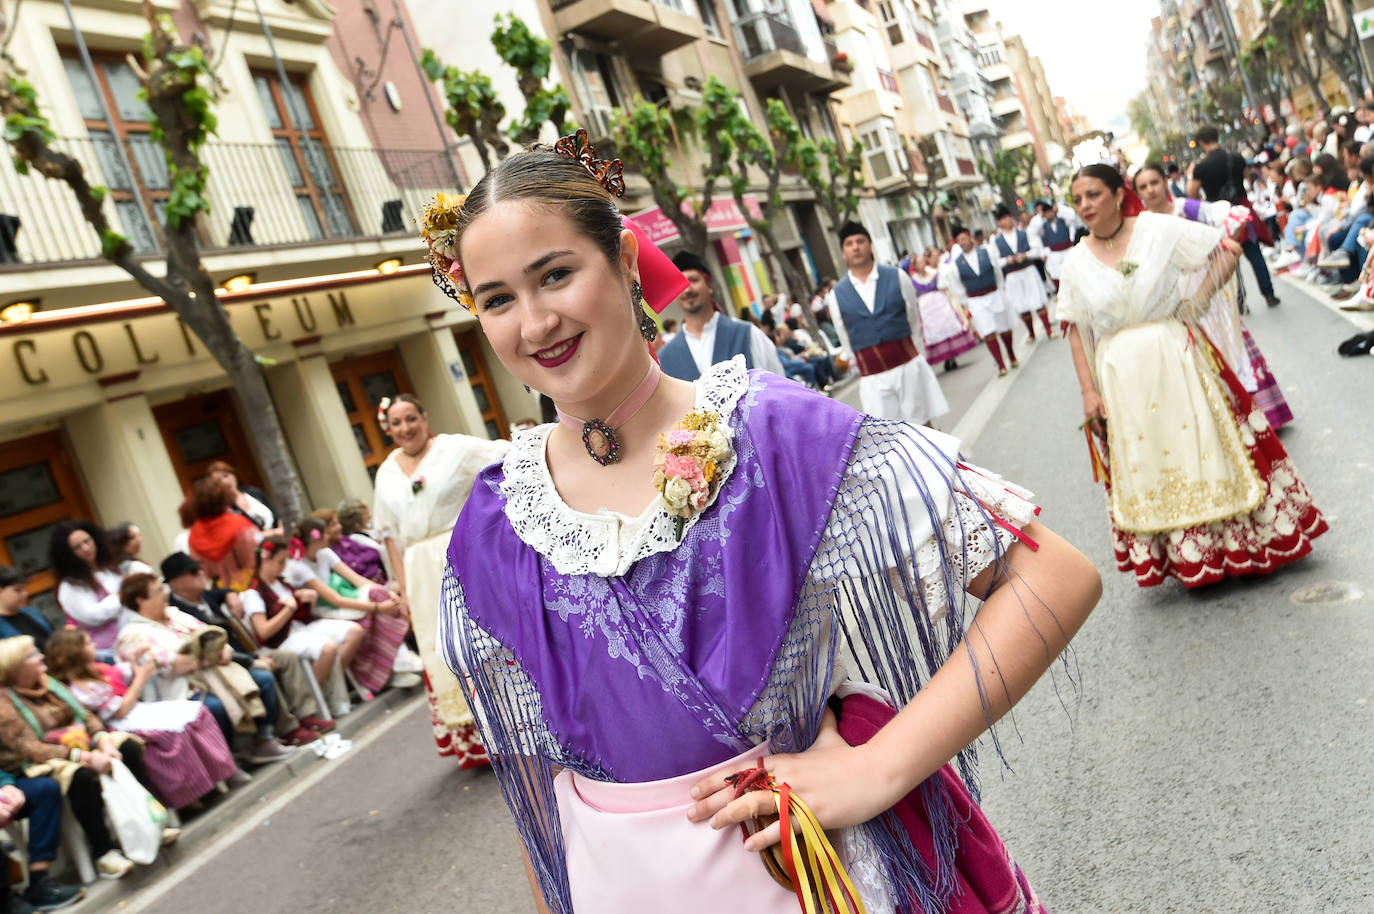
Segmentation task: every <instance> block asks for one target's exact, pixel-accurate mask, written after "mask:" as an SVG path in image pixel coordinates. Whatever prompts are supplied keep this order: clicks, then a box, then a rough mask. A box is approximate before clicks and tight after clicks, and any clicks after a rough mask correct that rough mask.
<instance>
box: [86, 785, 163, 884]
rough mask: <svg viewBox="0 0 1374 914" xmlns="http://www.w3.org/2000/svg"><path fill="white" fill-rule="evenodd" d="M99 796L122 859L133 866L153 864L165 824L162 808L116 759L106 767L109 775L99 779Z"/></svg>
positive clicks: (160, 844) (160, 843)
mask: <svg viewBox="0 0 1374 914" xmlns="http://www.w3.org/2000/svg"><path fill="white" fill-rule="evenodd" d="M100 795H101V797H102V798H103V799H104V801H105V814H106V815H107V816H109V818H110V825H112V826H113V827H114V833H115V836H116V837H117V838H119V846H120V847H121V848H123V849H124V856H126V857H128V858H129V859H130V860H132V861H133V862H134V863H142V864H149V863H152V862H153V861H154V860H156V859H157V852H158V848H160V847H161V846H162V829H163V827H164V826H165V825H166V824H167V809H166V807H164V806H163V805H162V804H161V803H159V802H158V801H157V798H156V797H154V796H153V795H152V794H151V793H149V792H148V791H147V790H146V789H144V787H143V785H142V784H140V783H139V782H138V779H137V778H135V777H134V775H133V772H132V771H130V770H129V769H128V766H126V765H125V764H124V763H123V762H121V761H119V760H117V759H116V760H114V761H112V762H111V763H110V773H109V774H102V775H101V776H100Z"/></svg>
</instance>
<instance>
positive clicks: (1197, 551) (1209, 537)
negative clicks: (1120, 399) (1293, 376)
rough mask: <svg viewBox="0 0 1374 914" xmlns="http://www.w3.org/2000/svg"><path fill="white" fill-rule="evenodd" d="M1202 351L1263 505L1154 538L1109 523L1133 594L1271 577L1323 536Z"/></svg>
mask: <svg viewBox="0 0 1374 914" xmlns="http://www.w3.org/2000/svg"><path fill="white" fill-rule="evenodd" d="M1194 332H1195V333H1197V335H1198V337H1199V338H1201V339H1203V340H1205V337H1203V336H1202V334H1201V333H1200V332H1198V331H1196V330H1195V331H1194ZM1206 345H1207V346H1208V347H1209V348H1211V350H1212V355H1213V358H1214V361H1215V363H1216V364H1217V365H1218V366H1220V371H1219V372H1218V376H1219V378H1220V380H1221V382H1222V388H1223V390H1224V391H1225V392H1226V394H1227V398H1226V399H1227V403H1228V404H1229V405H1230V407H1231V415H1232V416H1233V417H1234V418H1235V421H1236V425H1237V426H1238V427H1243V426H1245V425H1247V424H1248V426H1249V428H1250V430H1251V432H1252V433H1253V434H1254V439H1255V443H1254V444H1253V445H1251V446H1250V459H1251V460H1252V461H1253V462H1254V465H1255V469H1256V470H1257V471H1258V472H1259V475H1260V479H1262V480H1263V481H1264V485H1265V495H1264V500H1263V501H1262V502H1261V503H1260V506H1259V507H1258V508H1256V509H1255V510H1253V511H1251V512H1250V513H1248V514H1242V515H1238V516H1236V517H1230V518H1227V519H1226V520H1223V521H1218V522H1216V523H1211V524H1203V525H1200V526H1196V527H1184V528H1181V529H1177V530H1166V531H1164V532H1162V533H1150V534H1141V533H1131V532H1129V531H1126V530H1121V529H1118V528H1117V526H1116V524H1115V523H1113V524H1112V542H1113V545H1114V547H1115V550H1116V565H1117V568H1118V569H1119V570H1121V571H1125V572H1131V573H1133V574H1134V575H1135V580H1136V583H1137V584H1139V585H1140V586H1141V587H1153V586H1155V585H1157V584H1161V583H1163V582H1164V580H1165V579H1166V578H1176V579H1178V580H1179V581H1181V582H1183V584H1184V586H1186V587H1202V586H1204V585H1207V584H1215V583H1216V582H1217V581H1220V580H1223V579H1224V578H1228V577H1240V576H1244V575H1265V574H1271V573H1272V572H1274V571H1275V570H1277V569H1279V568H1281V567H1283V566H1284V565H1287V564H1288V563H1289V562H1294V561H1297V560H1298V559H1300V558H1302V557H1303V556H1305V555H1307V554H1308V553H1309V552H1311V551H1312V540H1314V539H1316V538H1317V537H1318V536H1320V535H1322V534H1323V533H1325V532H1326V529H1327V527H1326V521H1325V520H1324V519H1323V518H1322V514H1321V511H1319V510H1317V506H1316V505H1315V504H1313V501H1312V494H1311V493H1310V492H1308V490H1307V486H1306V484H1304V483H1303V481H1302V477H1300V476H1299V475H1298V471H1297V469H1295V468H1294V466H1293V461H1292V459H1291V458H1290V457H1289V456H1288V452H1287V451H1286V450H1284V447H1283V444H1282V442H1280V441H1279V438H1278V435H1276V434H1274V430H1273V428H1271V427H1270V425H1269V422H1268V421H1267V420H1266V418H1265V415H1264V412H1263V410H1262V409H1261V408H1260V406H1259V405H1258V404H1257V403H1256V402H1255V400H1254V398H1252V397H1251V396H1250V394H1249V393H1247V392H1246V390H1245V387H1244V386H1243V385H1242V384H1241V383H1240V379H1239V378H1237V377H1236V375H1235V373H1234V372H1233V371H1231V369H1230V368H1229V367H1226V363H1225V361H1224V360H1223V359H1222V357H1221V354H1220V353H1219V352H1217V350H1216V348H1215V347H1213V346H1212V345H1211V342H1210V341H1206ZM1108 488H1109V489H1110V483H1108Z"/></svg>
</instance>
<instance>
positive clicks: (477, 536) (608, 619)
mask: <svg viewBox="0 0 1374 914" xmlns="http://www.w3.org/2000/svg"><path fill="white" fill-rule="evenodd" d="M751 380H752V382H753V384H754V386H755V388H756V390H754V391H751V392H749V393H746V394H745V396H746V397H747V398H749V401H748V402H746V403H743V404H741V407H740V409H738V410H737V411H736V414H735V421H734V423H733V431H734V434H735V450H736V456H737V460H738V463H737V465H736V467H735V470H734V472H733V473H732V474H731V475H730V478H729V479H728V480H727V481H726V482H725V484H724V486H723V487H722V489H721V491H720V493H719V495H718V497H717V499H716V501H715V503H714V504H713V505H712V506H711V507H710V508H708V509H707V511H706V512H705V514H704V515H703V516H702V518H701V519H700V520H699V521H698V522H697V523H696V524H695V525H694V526H693V527H691V529H689V530H688V531H687V534H686V536H685V537H684V538H683V541H682V543H681V545H679V546H678V548H677V549H675V550H673V551H672V552H661V553H658V554H656V555H652V556H649V557H647V558H645V559H643V560H641V561H639V562H637V563H636V564H635V565H634V566H632V567H631V568H630V570H629V572H628V573H627V574H625V575H624V576H622V577H616V578H602V577H598V576H595V575H578V576H571V577H565V576H563V575H560V574H559V573H558V572H557V571H556V570H555V569H554V567H553V564H552V563H551V562H550V561H549V560H548V559H547V558H545V557H543V556H542V555H540V554H539V553H538V552H536V551H535V550H534V549H533V548H531V547H530V546H528V545H526V544H525V543H524V542H523V541H521V540H520V538H519V537H518V536H517V535H516V534H515V532H514V531H513V530H512V529H511V525H510V522H509V521H508V520H507V519H506V517H505V514H504V512H503V507H504V504H505V502H504V499H503V498H502V496H501V491H500V483H501V480H502V478H503V473H502V469H501V466H500V465H499V464H497V465H493V466H490V467H488V468H487V469H485V470H484V471H483V472H482V474H481V475H480V476H479V477H478V482H477V484H476V485H474V486H473V492H472V496H471V497H470V498H469V499H468V502H467V504H466V505H465V506H464V508H463V512H462V515H461V516H460V517H459V519H458V523H457V525H456V526H455V528H454V531H453V539H452V541H451V543H450V546H449V553H448V558H449V564H450V566H451V567H452V569H453V572H454V574H455V576H456V578H457V580H458V581H459V582H461V584H462V587H463V593H464V598H465V602H466V606H467V613H468V616H469V617H470V618H471V620H472V621H473V622H474V623H475V624H476V625H477V626H479V627H480V628H481V629H483V630H484V631H486V632H487V633H488V634H490V635H491V636H493V637H494V638H495V639H496V640H497V641H499V642H500V643H501V644H502V645H504V646H505V647H506V648H507V649H509V650H510V651H511V652H512V653H513V654H514V655H515V657H517V658H518V659H519V663H520V665H521V667H522V668H523V670H524V672H525V673H526V674H527V675H528V676H529V678H530V679H531V680H532V681H533V683H534V684H535V685H536V686H537V688H538V692H539V699H540V702H541V707H542V710H543V716H544V719H545V721H546V722H547V724H548V727H549V729H550V731H551V732H553V733H554V734H556V736H557V739H558V742H559V744H560V745H561V746H562V747H563V749H564V751H565V752H566V753H567V754H568V756H569V757H565V758H563V759H561V760H560V764H563V765H565V766H567V765H569V764H571V766H572V767H574V768H579V769H581V770H583V771H585V772H588V773H590V774H591V775H592V776H595V777H601V778H607V777H609V778H613V779H614V780H617V781H622V782H625V781H647V780H657V779H661V778H668V777H673V776H676V775H680V774H683V773H685V772H690V771H696V770H699V769H702V768H706V767H709V766H711V765H715V764H717V763H719V762H722V761H725V760H727V759H729V758H732V757H733V756H735V755H737V754H739V753H740V752H741V751H743V750H744V749H747V748H749V746H751V745H753V742H752V741H747V740H745V739H744V737H743V736H741V733H740V731H741V727H740V723H741V721H742V720H743V719H744V717H745V715H746V714H747V712H748V711H749V709H750V708H751V706H753V705H754V703H755V701H756V700H757V699H758V698H759V695H760V693H761V692H762V690H763V688H764V685H765V683H766V681H767V679H768V676H769V673H770V671H771V670H772V668H773V659H774V654H775V653H776V651H777V650H778V647H779V645H780V644H781V643H782V641H783V637H784V635H785V634H786V633H787V631H788V627H789V626H790V625H791V623H792V619H793V615H794V612H795V609H796V606H797V596H798V593H799V591H800V589H801V586H802V584H803V582H804V581H805V578H806V575H807V571H808V568H809V567H810V564H811V559H812V556H813V555H814V553H815V551H816V545H817V543H818V542H819V540H820V537H821V534H822V532H823V531H824V528H825V525H826V521H827V518H828V517H829V515H830V509H831V505H832V504H833V502H834V500H835V493H836V489H837V487H838V486H839V483H840V479H841V477H842V475H843V474H844V471H845V468H846V465H847V463H848V460H849V454H850V450H851V448H852V447H853V443H854V435H855V432H856V430H857V428H858V427H859V424H860V421H861V420H862V419H863V416H861V415H860V414H859V413H856V412H855V411H854V410H852V409H850V408H849V407H848V406H845V405H844V404H842V403H839V402H837V401H835V400H830V399H828V398H822V397H817V396H815V395H814V394H812V393H810V392H808V391H807V390H806V389H805V388H803V387H801V386H800V385H798V384H795V383H792V382H788V381H785V380H783V379H781V378H777V377H776V376H773V375H766V374H765V373H760V372H755V373H753V374H752V376H751ZM727 547H728V548H727ZM541 608H542V609H541ZM454 659H456V658H454ZM816 713H817V715H819V713H820V709H819V708H818V709H817V711H816Z"/></svg>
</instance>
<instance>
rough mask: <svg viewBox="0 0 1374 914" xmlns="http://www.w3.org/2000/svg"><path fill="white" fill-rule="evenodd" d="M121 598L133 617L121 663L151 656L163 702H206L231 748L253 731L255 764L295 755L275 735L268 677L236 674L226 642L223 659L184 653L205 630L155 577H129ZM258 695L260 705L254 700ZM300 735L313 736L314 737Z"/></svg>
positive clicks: (120, 649)
mask: <svg viewBox="0 0 1374 914" xmlns="http://www.w3.org/2000/svg"><path fill="white" fill-rule="evenodd" d="M119 599H120V602H122V603H123V604H124V606H125V607H126V608H128V609H129V610H130V614H129V616H128V619H127V622H126V624H125V626H124V628H123V630H121V631H120V633H119V641H118V642H117V644H116V652H117V653H118V655H119V659H120V660H123V661H124V662H126V663H128V664H130V665H131V666H135V667H137V666H138V665H139V664H141V663H143V661H144V659H145V657H148V656H151V657H152V659H153V660H154V661H155V662H156V663H157V677H156V680H155V681H156V685H157V692H158V697H159V698H161V699H163V700H169V699H177V698H196V697H199V698H202V699H203V700H204V702H205V704H206V706H207V707H208V708H209V709H210V713H211V714H212V715H214V718H215V722H216V723H218V724H219V728H220V732H221V733H222V734H224V741H225V742H226V743H228V744H229V745H230V746H232V745H234V733H235V732H236V731H237V730H240V729H242V730H244V731H246V732H252V733H253V734H254V736H255V742H254V745H253V750H252V752H251V753H250V754H249V756H248V761H249V762H251V763H252V764H255V765H262V764H266V763H268V762H275V761H279V760H280V759H284V758H286V757H287V756H288V755H290V754H291V750H289V749H287V748H286V747H285V746H283V745H282V744H281V743H280V742H278V741H277V740H276V738H275V737H273V735H272V721H273V720H275V719H276V715H277V689H276V686H275V684H274V683H273V681H272V676H271V674H270V673H268V672H267V671H266V670H258V669H250V670H247V671H244V672H245V673H246V676H247V677H248V678H247V679H244V678H243V677H241V676H239V675H237V674H234V673H233V670H242V668H241V667H239V666H238V665H237V664H235V663H234V653H233V650H232V649H231V648H230V647H229V646H228V645H227V644H226V645H225V646H224V650H223V652H222V653H221V654H220V655H219V656H216V657H211V658H204V659H197V658H196V657H195V656H194V655H193V654H191V653H190V652H188V651H187V650H185V647H186V645H187V642H188V641H189V640H190V638H191V637H192V636H195V635H197V634H198V633H200V632H201V631H202V630H204V629H205V627H206V626H205V624H204V623H202V622H201V621H200V620H199V619H196V618H194V617H192V616H189V615H187V614H186V613H183V612H181V611H180V610H177V609H173V608H171V607H169V606H168V605H167V591H166V589H165V588H164V587H163V586H162V582H161V581H159V580H158V578H157V576H156V575H151V574H133V575H130V576H129V577H128V579H127V580H125V582H124V585H123V586H122V587H121V588H120V592H119ZM212 667H215V668H219V669H218V670H217V672H218V674H219V675H218V676H216V677H214V679H213V680H212V679H211V678H210V677H209V676H208V675H207V671H208V670H209V669H210V668H212ZM216 685H219V686H220V688H219V690H218V691H215V690H214V689H213V688H212V686H216ZM254 690H256V695H254ZM255 697H256V698H257V699H259V701H257V702H254V701H253V698H255ZM226 698H227V699H228V701H227V702H226ZM298 735H300V736H302V737H304V738H308V739H313V738H314V735H313V734H298Z"/></svg>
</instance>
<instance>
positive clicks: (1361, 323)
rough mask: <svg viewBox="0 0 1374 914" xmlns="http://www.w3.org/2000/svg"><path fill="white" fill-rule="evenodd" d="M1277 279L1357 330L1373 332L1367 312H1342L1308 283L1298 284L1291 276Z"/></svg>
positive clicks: (1372, 324) (1373, 328)
mask: <svg viewBox="0 0 1374 914" xmlns="http://www.w3.org/2000/svg"><path fill="white" fill-rule="evenodd" d="M1277 278H1278V279H1281V280H1283V281H1284V282H1285V283H1286V284H1287V285H1290V286H1292V287H1293V288H1294V289H1297V290H1299V291H1301V292H1304V293H1306V294H1307V296H1308V297H1309V298H1311V299H1312V300H1313V301H1315V302H1316V303H1317V304H1319V305H1321V306H1323V307H1324V308H1326V309H1327V310H1328V311H1331V312H1332V313H1334V314H1338V315H1340V316H1341V317H1343V318H1345V319H1346V320H1348V321H1350V323H1352V324H1354V325H1355V326H1356V327H1358V328H1359V329H1361V330H1365V331H1369V330H1374V317H1370V316H1369V312H1366V311H1342V310H1341V305H1340V302H1338V301H1336V300H1335V299H1333V298H1332V297H1331V296H1330V295H1328V294H1327V293H1326V292H1323V291H1322V290H1320V289H1317V288H1314V287H1313V286H1311V285H1309V284H1308V283H1305V282H1299V281H1298V280H1296V279H1293V278H1292V277H1291V276H1285V275H1282V274H1280V275H1279V276H1278V277H1277Z"/></svg>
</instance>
